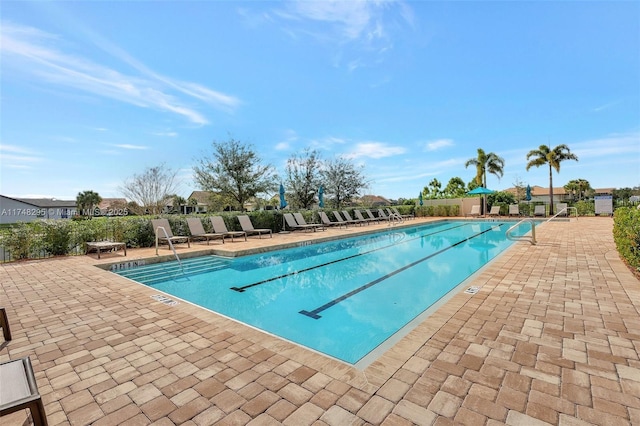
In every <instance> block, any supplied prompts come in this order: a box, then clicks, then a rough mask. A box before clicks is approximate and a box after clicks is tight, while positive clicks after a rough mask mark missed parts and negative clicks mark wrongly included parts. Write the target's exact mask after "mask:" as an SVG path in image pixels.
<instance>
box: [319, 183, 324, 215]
mask: <svg viewBox="0 0 640 426" xmlns="http://www.w3.org/2000/svg"><path fill="white" fill-rule="evenodd" d="M318 207H320V208H321V209H323V208H324V188H323V187H322V185H320V188H318Z"/></svg>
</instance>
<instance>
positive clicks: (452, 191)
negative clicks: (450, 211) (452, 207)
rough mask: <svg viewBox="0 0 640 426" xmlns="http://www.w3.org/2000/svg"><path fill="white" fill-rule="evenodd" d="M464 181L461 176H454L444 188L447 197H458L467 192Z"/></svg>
mask: <svg viewBox="0 0 640 426" xmlns="http://www.w3.org/2000/svg"><path fill="white" fill-rule="evenodd" d="M465 192H466V191H465V189H464V181H463V180H462V178H460V177H457V176H456V177H452V178H451V179H449V183H447V186H446V187H445V188H444V195H445V197H451V198H457V197H462V196H463V195H464V193H465Z"/></svg>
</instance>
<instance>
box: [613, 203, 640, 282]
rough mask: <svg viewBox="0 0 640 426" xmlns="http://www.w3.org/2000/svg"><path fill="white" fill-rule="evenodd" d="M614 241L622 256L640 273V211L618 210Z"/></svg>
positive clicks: (614, 225) (615, 216)
mask: <svg viewBox="0 0 640 426" xmlns="http://www.w3.org/2000/svg"><path fill="white" fill-rule="evenodd" d="M613 240H614V241H615V243H616V248H617V250H618V253H620V256H621V257H622V258H623V259H624V260H625V261H626V262H627V264H629V266H631V267H632V268H634V269H635V270H636V271H639V272H640V210H639V209H634V208H631V207H621V208H617V209H616V211H615V212H614V214H613Z"/></svg>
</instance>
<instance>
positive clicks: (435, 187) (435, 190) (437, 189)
mask: <svg viewBox="0 0 640 426" xmlns="http://www.w3.org/2000/svg"><path fill="white" fill-rule="evenodd" d="M441 188H442V184H441V183H440V181H439V180H438V179H436V178H433V179H431V182H429V186H426V187H425V188H424V190H423V193H424V194H425V195H426V196H427V198H431V199H435V198H440V196H441V195H442V189H441Z"/></svg>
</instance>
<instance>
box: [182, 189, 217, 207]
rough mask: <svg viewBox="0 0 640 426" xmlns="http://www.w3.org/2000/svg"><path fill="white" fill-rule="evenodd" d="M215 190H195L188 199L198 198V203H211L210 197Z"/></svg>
mask: <svg viewBox="0 0 640 426" xmlns="http://www.w3.org/2000/svg"><path fill="white" fill-rule="evenodd" d="M212 194H213V192H211V191H193V192H192V193H191V195H189V198H188V200H192V199H194V200H196V201H197V202H198V204H209V198H211V195H212Z"/></svg>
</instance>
